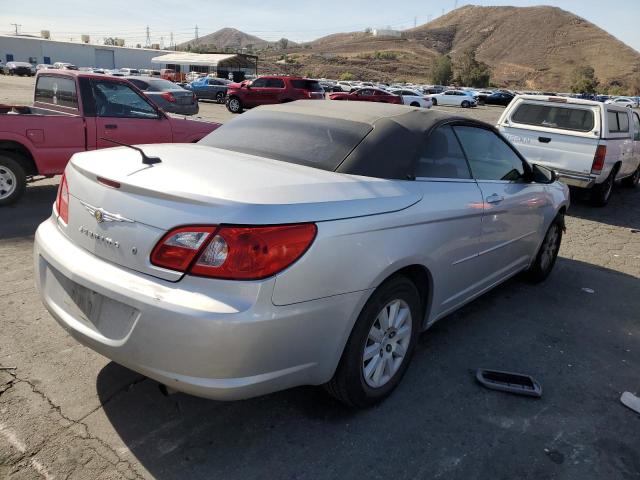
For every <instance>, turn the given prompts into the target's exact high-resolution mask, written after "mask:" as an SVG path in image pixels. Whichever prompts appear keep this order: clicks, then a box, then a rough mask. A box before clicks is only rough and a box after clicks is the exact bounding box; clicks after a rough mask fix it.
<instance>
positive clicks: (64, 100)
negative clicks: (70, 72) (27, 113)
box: [35, 75, 78, 110]
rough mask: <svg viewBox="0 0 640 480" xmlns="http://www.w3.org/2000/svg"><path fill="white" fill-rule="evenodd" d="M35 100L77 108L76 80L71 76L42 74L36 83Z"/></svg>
mask: <svg viewBox="0 0 640 480" xmlns="http://www.w3.org/2000/svg"><path fill="white" fill-rule="evenodd" d="M35 101H36V102H42V103H49V104H51V105H57V106H59V107H69V108H75V109H76V110H77V109H78V93H77V92H76V82H75V81H74V80H72V79H71V78H63V77H54V76H44V75H43V76H40V77H38V83H37V84H36V93H35Z"/></svg>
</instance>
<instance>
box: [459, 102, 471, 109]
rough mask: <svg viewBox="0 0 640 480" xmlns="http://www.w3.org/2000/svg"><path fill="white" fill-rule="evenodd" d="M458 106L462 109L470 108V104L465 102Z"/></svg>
mask: <svg viewBox="0 0 640 480" xmlns="http://www.w3.org/2000/svg"><path fill="white" fill-rule="evenodd" d="M460 106H461V107H462V108H469V107H470V106H471V104H470V103H469V102H468V101H467V100H463V101H462V103H461V104H460Z"/></svg>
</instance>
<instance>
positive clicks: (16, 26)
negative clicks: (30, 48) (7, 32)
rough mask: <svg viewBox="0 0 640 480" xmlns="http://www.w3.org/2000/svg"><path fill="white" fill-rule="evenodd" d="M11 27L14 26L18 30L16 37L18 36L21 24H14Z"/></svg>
mask: <svg viewBox="0 0 640 480" xmlns="http://www.w3.org/2000/svg"><path fill="white" fill-rule="evenodd" d="M11 25H13V26H14V27H15V29H16V35H18V28H20V27H21V26H22V25H21V24H19V23H12V24H11Z"/></svg>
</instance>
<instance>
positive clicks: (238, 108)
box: [227, 96, 244, 113]
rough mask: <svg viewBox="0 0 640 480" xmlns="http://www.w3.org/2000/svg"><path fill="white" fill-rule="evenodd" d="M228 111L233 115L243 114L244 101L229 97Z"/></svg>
mask: <svg viewBox="0 0 640 480" xmlns="http://www.w3.org/2000/svg"><path fill="white" fill-rule="evenodd" d="M227 110H229V111H230V112H231V113H242V111H243V110H244V108H243V106H242V101H241V100H240V99H239V98H238V97H235V96H233V97H229V98H228V99H227Z"/></svg>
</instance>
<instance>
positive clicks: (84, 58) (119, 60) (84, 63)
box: [0, 35, 161, 69]
mask: <svg viewBox="0 0 640 480" xmlns="http://www.w3.org/2000/svg"><path fill="white" fill-rule="evenodd" d="M159 53H161V51H159V50H152V49H150V48H127V47H115V46H106V45H93V44H90V43H80V42H60V41H57V40H47V39H44V38H37V37H24V36H19V35H18V36H15V35H0V60H2V61H3V62H10V61H16V62H29V63H32V64H38V63H50V64H53V63H55V62H68V63H72V64H74V65H77V66H78V67H96V68H109V69H112V68H125V67H131V68H154V65H153V63H152V62H151V59H152V58H153V57H157V56H158V55H159Z"/></svg>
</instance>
